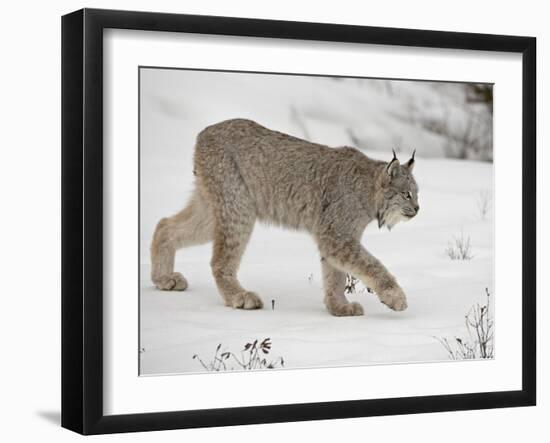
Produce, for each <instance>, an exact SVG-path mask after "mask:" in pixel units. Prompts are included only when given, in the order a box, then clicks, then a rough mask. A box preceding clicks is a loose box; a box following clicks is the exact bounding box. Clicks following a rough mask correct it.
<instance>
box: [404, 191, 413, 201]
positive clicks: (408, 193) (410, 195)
mask: <svg viewBox="0 0 550 443" xmlns="http://www.w3.org/2000/svg"><path fill="white" fill-rule="evenodd" d="M403 197H405V198H406V199H407V200H410V199H411V198H412V194H411V191H407V192H403Z"/></svg>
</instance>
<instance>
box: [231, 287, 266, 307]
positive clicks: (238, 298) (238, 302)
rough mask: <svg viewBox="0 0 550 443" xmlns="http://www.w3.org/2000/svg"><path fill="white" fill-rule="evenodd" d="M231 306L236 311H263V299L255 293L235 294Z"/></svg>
mask: <svg viewBox="0 0 550 443" xmlns="http://www.w3.org/2000/svg"><path fill="white" fill-rule="evenodd" d="M230 306H231V307H233V308H235V309H262V308H263V306H264V304H263V302H262V299H261V298H260V297H258V295H257V294H256V293H254V292H250V291H245V292H240V293H238V294H235V295H234V296H233V297H232V298H231V303H230Z"/></svg>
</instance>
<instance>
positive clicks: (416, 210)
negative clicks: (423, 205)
mask: <svg viewBox="0 0 550 443" xmlns="http://www.w3.org/2000/svg"><path fill="white" fill-rule="evenodd" d="M413 209H414V212H415V213H416V214H418V211H420V206H418V205H414V206H413Z"/></svg>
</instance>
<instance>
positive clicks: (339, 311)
mask: <svg viewBox="0 0 550 443" xmlns="http://www.w3.org/2000/svg"><path fill="white" fill-rule="evenodd" d="M321 267H322V272H323V284H324V287H325V299H324V300H325V305H326V307H327V309H328V311H329V312H330V313H331V314H332V315H334V316H337V317H349V316H357V315H363V313H364V312H363V307H362V306H361V305H360V304H359V303H357V302H352V303H350V302H349V301H348V299H347V298H346V295H345V287H346V274H345V273H344V272H342V271H339V270H338V269H336V268H334V267H333V266H331V265H330V264H329V263H328V262H327V260H325V259H324V258H321Z"/></svg>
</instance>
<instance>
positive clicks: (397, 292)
mask: <svg viewBox="0 0 550 443" xmlns="http://www.w3.org/2000/svg"><path fill="white" fill-rule="evenodd" d="M380 301H381V302H382V303H384V304H385V305H386V306H387V307H388V308H390V309H393V310H394V311H404V310H405V309H407V307H408V305H407V297H405V293H404V292H403V290H402V289H401V288H394V289H390V290H387V291H384V292H383V293H382V295H380Z"/></svg>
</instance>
